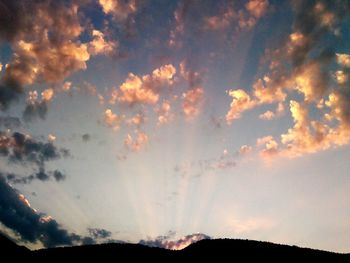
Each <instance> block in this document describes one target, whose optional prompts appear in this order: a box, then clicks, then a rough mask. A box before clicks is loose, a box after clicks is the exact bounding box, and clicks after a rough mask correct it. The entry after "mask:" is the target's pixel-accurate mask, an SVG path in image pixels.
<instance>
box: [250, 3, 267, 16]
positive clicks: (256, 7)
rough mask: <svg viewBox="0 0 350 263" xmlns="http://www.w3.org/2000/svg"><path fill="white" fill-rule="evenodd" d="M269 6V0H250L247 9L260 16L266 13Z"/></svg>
mask: <svg viewBox="0 0 350 263" xmlns="http://www.w3.org/2000/svg"><path fill="white" fill-rule="evenodd" d="M268 6H269V1H268V0H250V1H248V2H247V3H246V4H245V8H246V9H247V11H248V12H249V13H250V14H251V15H252V16H254V17H256V18H260V17H262V16H263V15H265V13H266V11H267V8H268Z"/></svg>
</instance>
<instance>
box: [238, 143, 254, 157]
mask: <svg viewBox="0 0 350 263" xmlns="http://www.w3.org/2000/svg"><path fill="white" fill-rule="evenodd" d="M252 150H253V148H252V147H251V146H249V145H242V146H241V147H240V148H239V151H238V152H239V154H240V155H246V154H249V153H250V152H251V151H252Z"/></svg>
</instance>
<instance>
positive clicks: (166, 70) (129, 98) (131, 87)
mask: <svg viewBox="0 0 350 263" xmlns="http://www.w3.org/2000/svg"><path fill="white" fill-rule="evenodd" d="M175 73H176V68H175V67H174V66H173V65H171V64H168V65H164V66H162V67H160V68H158V69H155V70H153V72H152V74H149V75H144V76H142V77H139V76H137V75H134V74H133V73H130V74H129V76H128V78H127V79H126V80H125V82H124V83H123V84H122V85H121V86H120V92H118V91H116V93H112V99H111V102H114V101H115V100H118V101H120V102H124V103H128V104H134V103H144V104H155V103H157V102H158V100H159V93H160V90H161V88H162V87H164V86H171V85H173V83H174V79H173V78H174V75H175Z"/></svg>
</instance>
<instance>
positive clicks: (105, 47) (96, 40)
mask: <svg viewBox="0 0 350 263" xmlns="http://www.w3.org/2000/svg"><path fill="white" fill-rule="evenodd" d="M92 37H93V39H92V40H91V41H90V43H89V47H88V51H89V53H90V54H91V55H100V54H104V55H112V54H113V53H116V51H117V48H118V42H116V41H106V40H105V36H104V34H103V33H102V32H101V31H99V30H96V29H94V30H92Z"/></svg>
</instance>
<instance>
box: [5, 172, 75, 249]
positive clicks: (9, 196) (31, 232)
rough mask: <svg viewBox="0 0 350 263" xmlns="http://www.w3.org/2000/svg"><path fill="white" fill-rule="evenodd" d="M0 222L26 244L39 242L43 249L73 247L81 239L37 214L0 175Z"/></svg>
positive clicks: (52, 220)
mask: <svg viewBox="0 0 350 263" xmlns="http://www.w3.org/2000/svg"><path fill="white" fill-rule="evenodd" d="M0 222H1V223H2V224H4V225H5V226H6V227H8V228H10V229H12V230H13V231H15V232H16V233H18V234H19V235H20V236H21V238H22V239H23V240H25V241H28V242H32V243H35V242H38V241H40V242H41V243H42V244H43V245H44V246H45V247H55V246H64V245H73V244H76V243H78V241H80V240H81V237H80V236H78V235H76V234H72V233H69V232H68V231H67V230H65V229H63V228H62V227H61V226H60V225H59V224H58V223H57V221H56V220H54V219H52V218H48V217H47V216H44V215H41V214H39V213H38V212H37V211H36V210H35V209H33V208H32V207H31V206H30V203H29V201H28V200H27V199H26V198H25V197H24V195H22V194H20V193H18V192H17V191H16V190H15V189H14V188H12V187H11V186H10V185H9V184H8V183H6V181H5V179H4V177H3V176H2V175H0Z"/></svg>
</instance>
